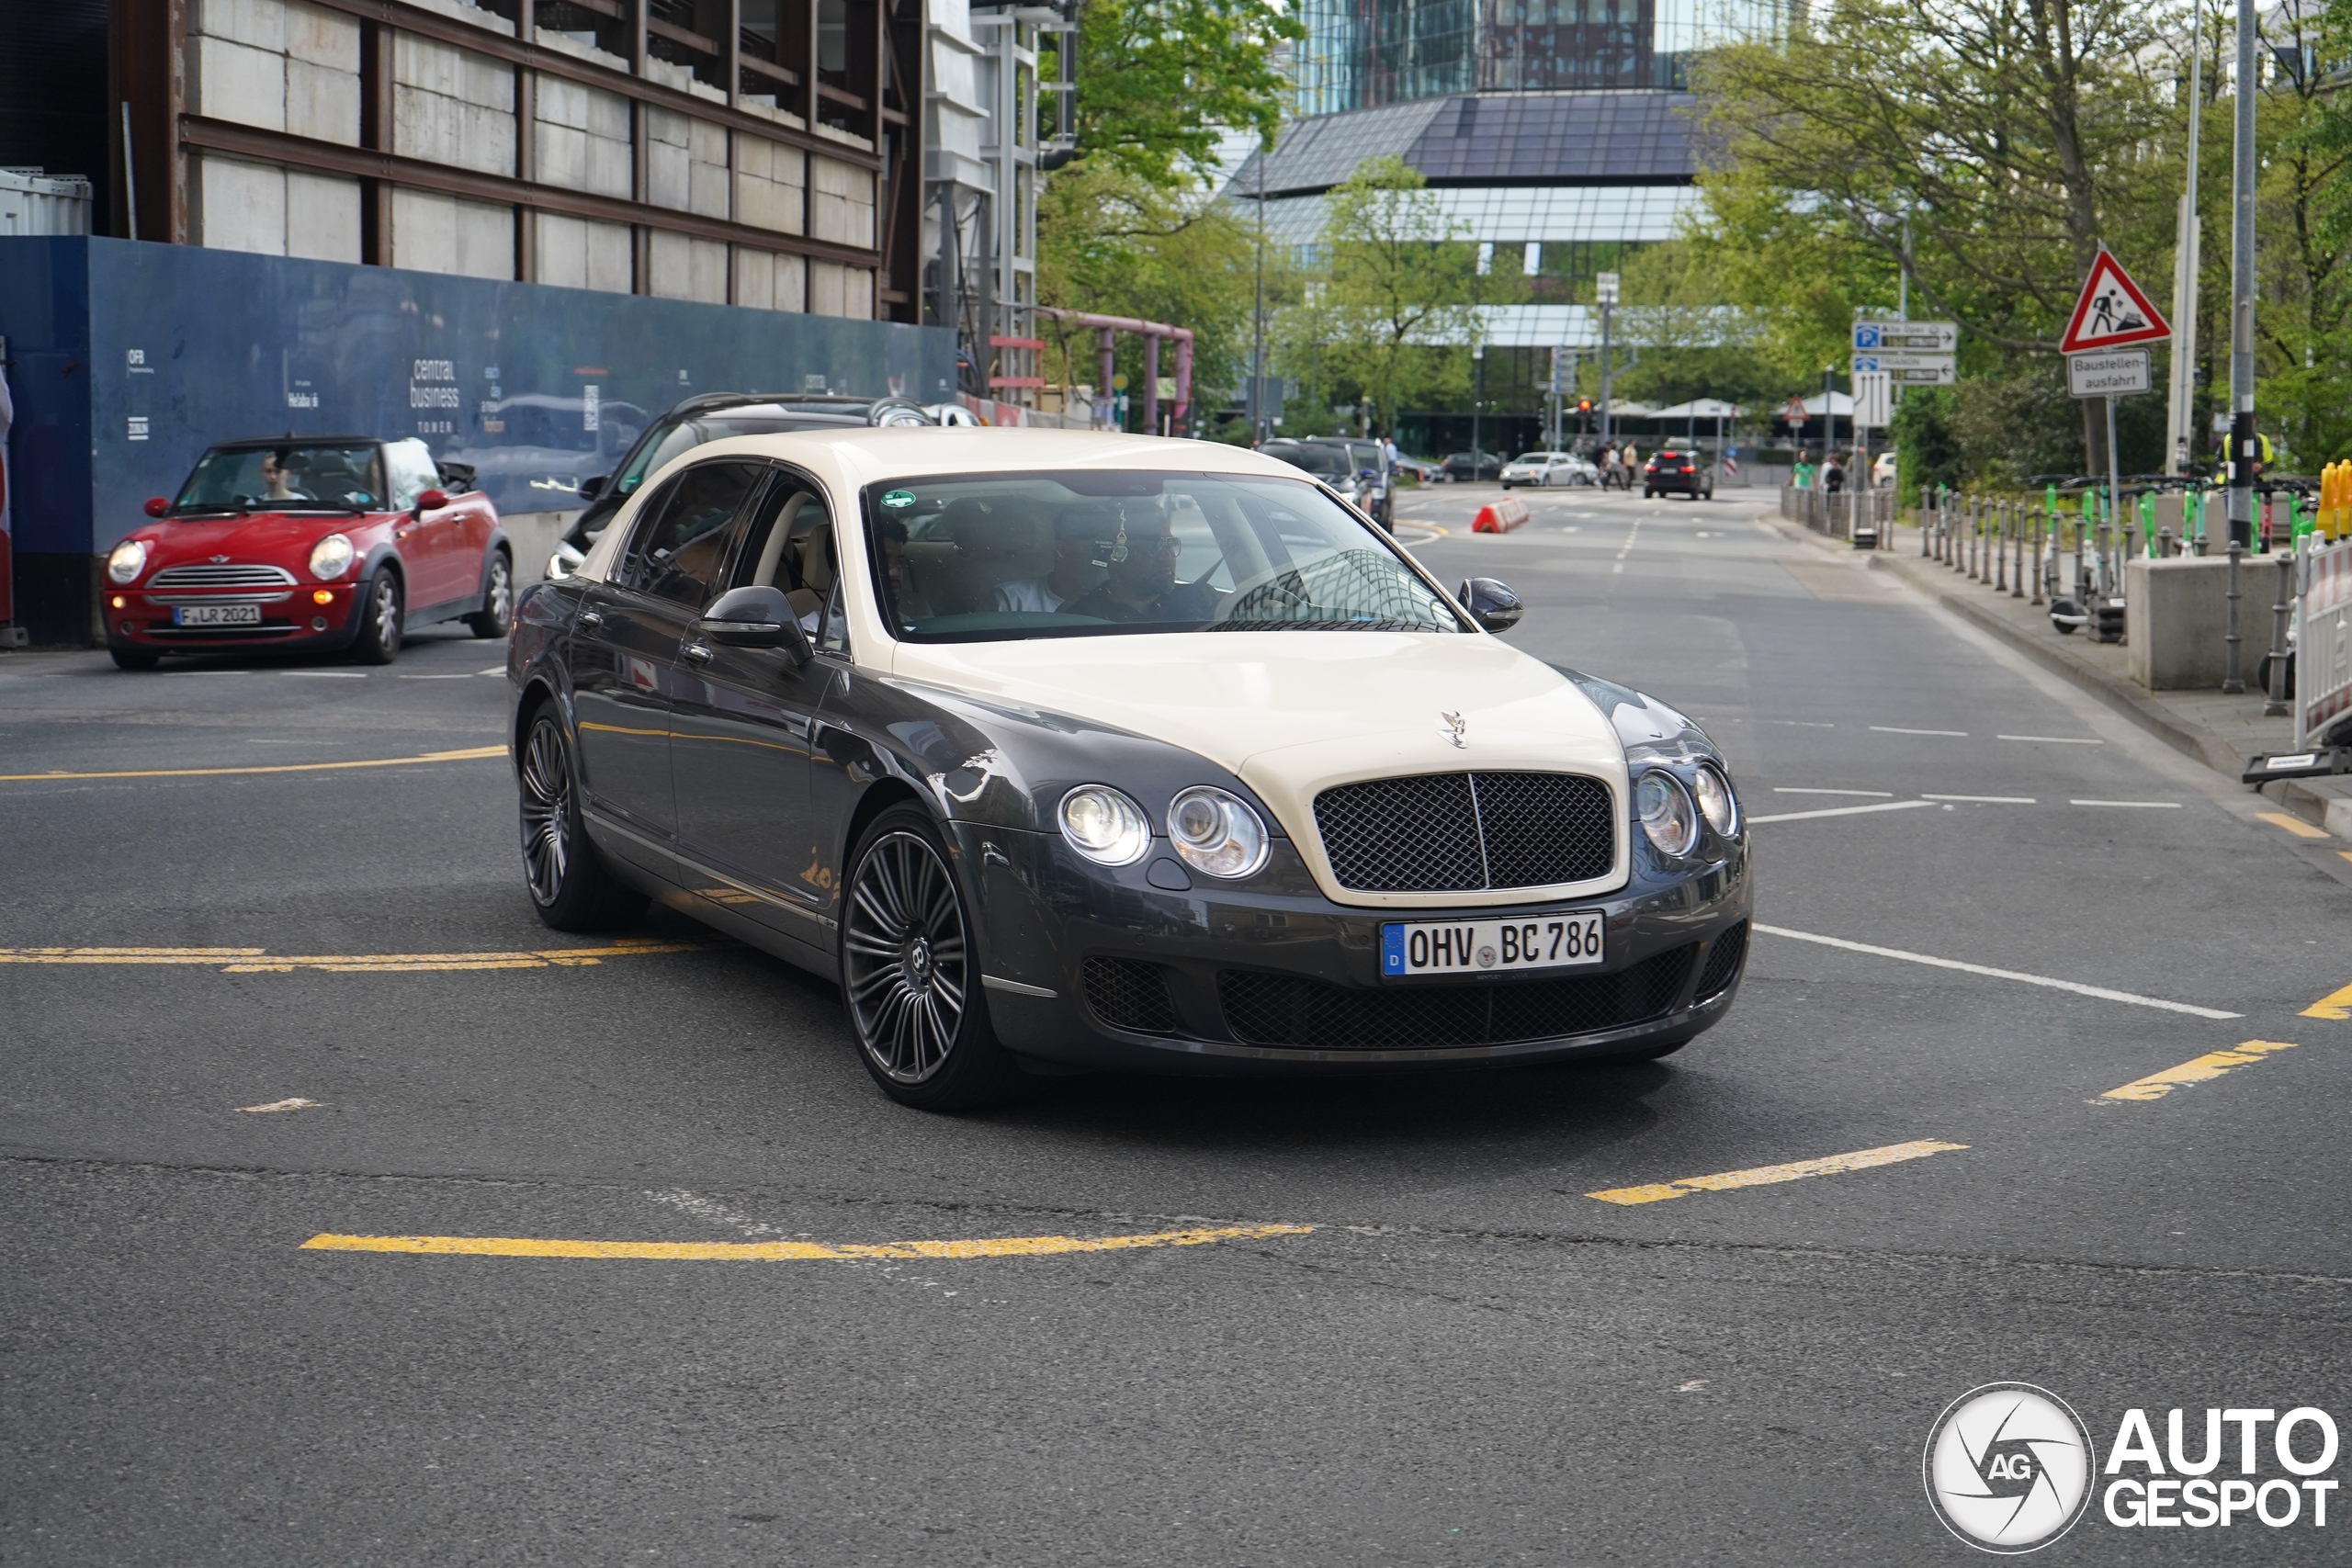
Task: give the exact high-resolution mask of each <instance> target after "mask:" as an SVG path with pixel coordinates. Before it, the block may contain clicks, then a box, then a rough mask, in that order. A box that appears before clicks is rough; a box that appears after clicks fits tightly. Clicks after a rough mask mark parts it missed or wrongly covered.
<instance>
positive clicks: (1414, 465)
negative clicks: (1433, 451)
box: [1397, 457, 1452, 485]
mask: <svg viewBox="0 0 2352 1568" xmlns="http://www.w3.org/2000/svg"><path fill="white" fill-rule="evenodd" d="M1397 472H1398V473H1400V474H1410V475H1412V476H1413V479H1414V482H1416V483H1418V484H1425V485H1437V484H1443V483H1445V482H1446V480H1447V479H1450V478H1452V476H1451V475H1449V474H1448V473H1447V472H1446V471H1445V465H1444V464H1443V463H1442V462H1440V461H1438V459H1436V458H1435V457H1398V458H1397Z"/></svg>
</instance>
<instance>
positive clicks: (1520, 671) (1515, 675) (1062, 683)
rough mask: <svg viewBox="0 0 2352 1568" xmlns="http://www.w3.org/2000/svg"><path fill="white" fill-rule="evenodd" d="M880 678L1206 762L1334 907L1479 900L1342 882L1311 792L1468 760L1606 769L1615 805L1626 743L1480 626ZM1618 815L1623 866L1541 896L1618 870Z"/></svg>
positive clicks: (994, 651) (926, 666)
mask: <svg viewBox="0 0 2352 1568" xmlns="http://www.w3.org/2000/svg"><path fill="white" fill-rule="evenodd" d="M892 671H893V673H894V674H895V675H897V676H898V677H899V678H900V679H905V680H912V681H918V682H925V683H930V684H935V685H940V686H945V687H949V688H952V689H955V690H959V691H966V692H970V693H974V694H985V695H988V696H989V697H992V698H994V699H996V700H998V701H1001V702H1010V703H1013V704H1017V705H1022V706H1025V707H1035V708H1041V709H1046V710H1050V711H1054V712H1057V713H1064V714H1068V715H1070V716H1074V717H1079V718H1084V719H1088V720H1091V721H1092V722H1094V723H1097V724H1103V725H1107V726H1111V727H1113V728H1119V729H1124V730H1127V731H1130V732H1132V733H1135V734H1138V735H1144V736H1148V737H1151V738H1152V739H1159V740H1164V741H1166V742H1168V743H1169V744H1170V745H1174V746H1181V747H1182V748H1184V749H1185V750H1190V751H1193V752H1194V753H1196V754H1197V755H1199V756H1202V757H1204V758H1206V759H1208V760H1209V761H1213V762H1216V763H1217V764H1218V765H1220V766H1222V767H1224V768H1225V769H1227V771H1228V772H1230V773H1233V774H1235V775H1236V776H1237V777H1238V778H1240V779H1241V780H1242V782H1244V783H1245V784H1248V785H1249V786H1250V788H1251V789H1253V790H1255V791H1256V792H1257V793H1258V795H1259V796H1260V798H1261V799H1262V800H1264V801H1265V803H1266V804H1267V806H1268V807H1271V808H1272V810H1273V812H1274V815H1275V816H1276V818H1279V820H1280V823H1281V826H1282V829H1283V831H1284V832H1285V833H1286V834H1288V836H1289V837H1290V838H1292V839H1293V840H1295V841H1296V842H1297V843H1298V845H1299V847H1300V850H1301V852H1302V853H1303V854H1304V855H1305V857H1306V861H1307V863H1308V864H1309V865H1310V866H1311V867H1313V869H1314V871H1315V874H1316V878H1317V881H1318V882H1319V883H1321V884H1322V885H1323V890H1324V892H1325V894H1326V895H1327V896H1329V897H1332V898H1334V899H1336V900H1338V901H1340V902H1342V903H1349V904H1360V905H1369V906H1377V905H1383V904H1387V903H1392V902H1396V903H1414V904H1419V905H1422V906H1430V905H1451V904H1457V903H1458V904H1472V903H1481V902H1491V901H1492V898H1491V896H1489V895H1486V894H1440V895H1431V894H1415V895H1411V896H1409V897H1407V896H1394V897H1391V896H1382V895H1367V894H1362V893H1356V892H1353V891H1350V890H1343V889H1340V887H1338V886H1337V885H1336V883H1335V881H1334V880H1333V878H1332V877H1331V875H1330V872H1329V865H1328V863H1326V862H1325V861H1324V858H1323V853H1322V847H1321V843H1320V840H1319V839H1318V838H1317V835H1316V834H1315V833H1313V832H1312V831H1311V830H1309V829H1310V826H1311V824H1312V822H1313V820H1314V811H1313V801H1314V798H1315V796H1316V795H1317V793H1319V792H1320V791H1322V790H1325V789H1328V788H1329V787H1331V786H1332V785H1334V784H1351V783H1355V782H1357V781H1359V780H1363V779H1376V778H1391V777H1396V776H1397V775H1400V774H1412V773H1454V772H1461V771H1467V770H1496V771H1535V772H1574V773H1589V774H1591V775H1593V776H1595V777H1598V778H1600V779H1603V780H1606V781H1607V782H1608V784H1609V785H1610V788H1611V791H1612V792H1613V793H1614V794H1615V795H1616V796H1617V799H1618V800H1619V802H1620V803H1621V805H1622V803H1623V801H1624V799H1625V791H1626V769H1625V753H1624V749H1623V746H1622V745H1621V744H1620V743H1619V741H1618V739H1617V735H1616V732H1615V730H1614V729H1613V728H1611V725H1610V723H1609V720H1608V719H1607V718H1606V717H1605V716H1603V715H1602V714H1601V712H1600V709H1599V708H1598V707H1597V706H1595V705H1593V703H1592V702H1591V701H1590V700H1589V698H1587V697H1586V696H1585V694H1583V693H1582V692H1581V691H1579V690H1578V689H1577V687H1576V685H1575V684H1574V683H1573V682H1570V681H1568V680H1567V679H1566V677H1565V676H1563V675H1561V674H1560V673H1559V671H1555V670H1554V669H1553V668H1552V667H1551V666H1549V665H1546V664H1543V663H1540V662H1538V661H1537V660H1534V659H1532V658H1530V657H1529V656H1528V655H1526V654H1524V653H1522V652H1521V651H1520V650H1519V649H1515V648H1513V647H1511V646H1510V644H1508V643H1504V642H1501V641H1498V640H1497V639H1496V638H1493V637H1459V636H1446V635H1435V634H1427V633H1419V634H1417V633H1392V632H1219V633H1216V634H1209V635H1204V634H1201V633H1191V634H1184V635H1178V636H1167V637H1152V636H1145V637H1072V638H1040V639H1038V640H1035V641H1026V642H989V643H957V644H912V643H907V644H900V645H899V648H898V650H897V654H896V657H895V659H894V660H893V664H892ZM1454 718H1459V719H1460V721H1461V726H1460V730H1459V739H1460V741H1461V744H1459V745H1457V744H1455V739H1456V735H1457V732H1456V729H1455V727H1454V724H1453V719H1454ZM1104 782H1106V783H1110V784H1116V783H1118V782H1119V781H1117V780H1116V779H1108V780H1105V781H1104ZM1617 816H1618V818H1619V819H1620V821H1619V829H1620V832H1619V847H1618V855H1617V865H1618V866H1619V867H1620V868H1621V870H1620V872H1618V873H1616V874H1611V876H1609V877H1604V878H1600V879H1597V880H1596V881H1595V882H1594V883H1591V884H1577V885H1572V886H1567V887H1564V888H1561V889H1552V890H1544V893H1543V894H1542V895H1540V896H1553V895H1556V896H1558V897H1578V896H1581V895H1582V894H1584V893H1586V892H1589V891H1593V890H1596V889H1597V888H1599V887H1600V886H1613V885H1614V884H1616V883H1617V882H1621V881H1622V880H1623V874H1622V868H1623V865H1624V863H1625V842H1624V833H1623V828H1624V823H1625V818H1626V813H1625V812H1624V811H1623V810H1622V809H1621V810H1620V811H1619V812H1618V813H1617ZM1522 896H1525V895H1522Z"/></svg>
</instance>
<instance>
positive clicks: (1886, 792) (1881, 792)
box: [1772, 784, 1940, 800]
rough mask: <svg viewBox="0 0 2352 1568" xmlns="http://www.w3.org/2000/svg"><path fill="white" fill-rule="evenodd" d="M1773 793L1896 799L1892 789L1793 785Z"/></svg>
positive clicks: (1926, 797)
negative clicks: (1800, 787)
mask: <svg viewBox="0 0 2352 1568" xmlns="http://www.w3.org/2000/svg"><path fill="white" fill-rule="evenodd" d="M1772 793H1773V794H1774V795H1869V796H1870V797H1871V799H1873V800H1893V799H1894V791H1893V790H1891V789H1798V788H1796V787H1794V786H1792V785H1787V784H1776V785H1774V786H1773V788H1772ZM1922 798H1923V799H1927V800H1935V799H1938V798H1940V797H1939V796H1936V795H1926V796H1923V797H1922Z"/></svg>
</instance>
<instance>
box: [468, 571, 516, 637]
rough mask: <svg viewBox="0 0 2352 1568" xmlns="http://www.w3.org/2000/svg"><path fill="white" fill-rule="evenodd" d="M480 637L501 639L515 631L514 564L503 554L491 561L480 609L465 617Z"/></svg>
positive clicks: (475, 634) (475, 633)
mask: <svg viewBox="0 0 2352 1568" xmlns="http://www.w3.org/2000/svg"><path fill="white" fill-rule="evenodd" d="M466 625H468V626H471V627H472V628H473V633H474V636H476V637H504V636H505V635H506V634H507V633H508V632H510V631H512V630H514V629H515V563H514V561H513V560H511V559H510V558H508V557H507V554H506V552H505V551H504V550H493V551H492V552H491V557H490V586H489V587H487V588H485V589H483V590H482V595H481V609H479V610H476V611H475V612H474V613H473V614H472V615H468V616H467V617H466Z"/></svg>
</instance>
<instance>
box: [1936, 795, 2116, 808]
mask: <svg viewBox="0 0 2352 1568" xmlns="http://www.w3.org/2000/svg"><path fill="white" fill-rule="evenodd" d="M1919 798H1920V799H1921V800H1960V801H1966V802H1968V803H1969V804H1971V805H1973V806H2031V805H2032V804H2033V796H2031V795H1921V796H1920V797H1919ZM2077 804H2080V803H2079V802H2077Z"/></svg>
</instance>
